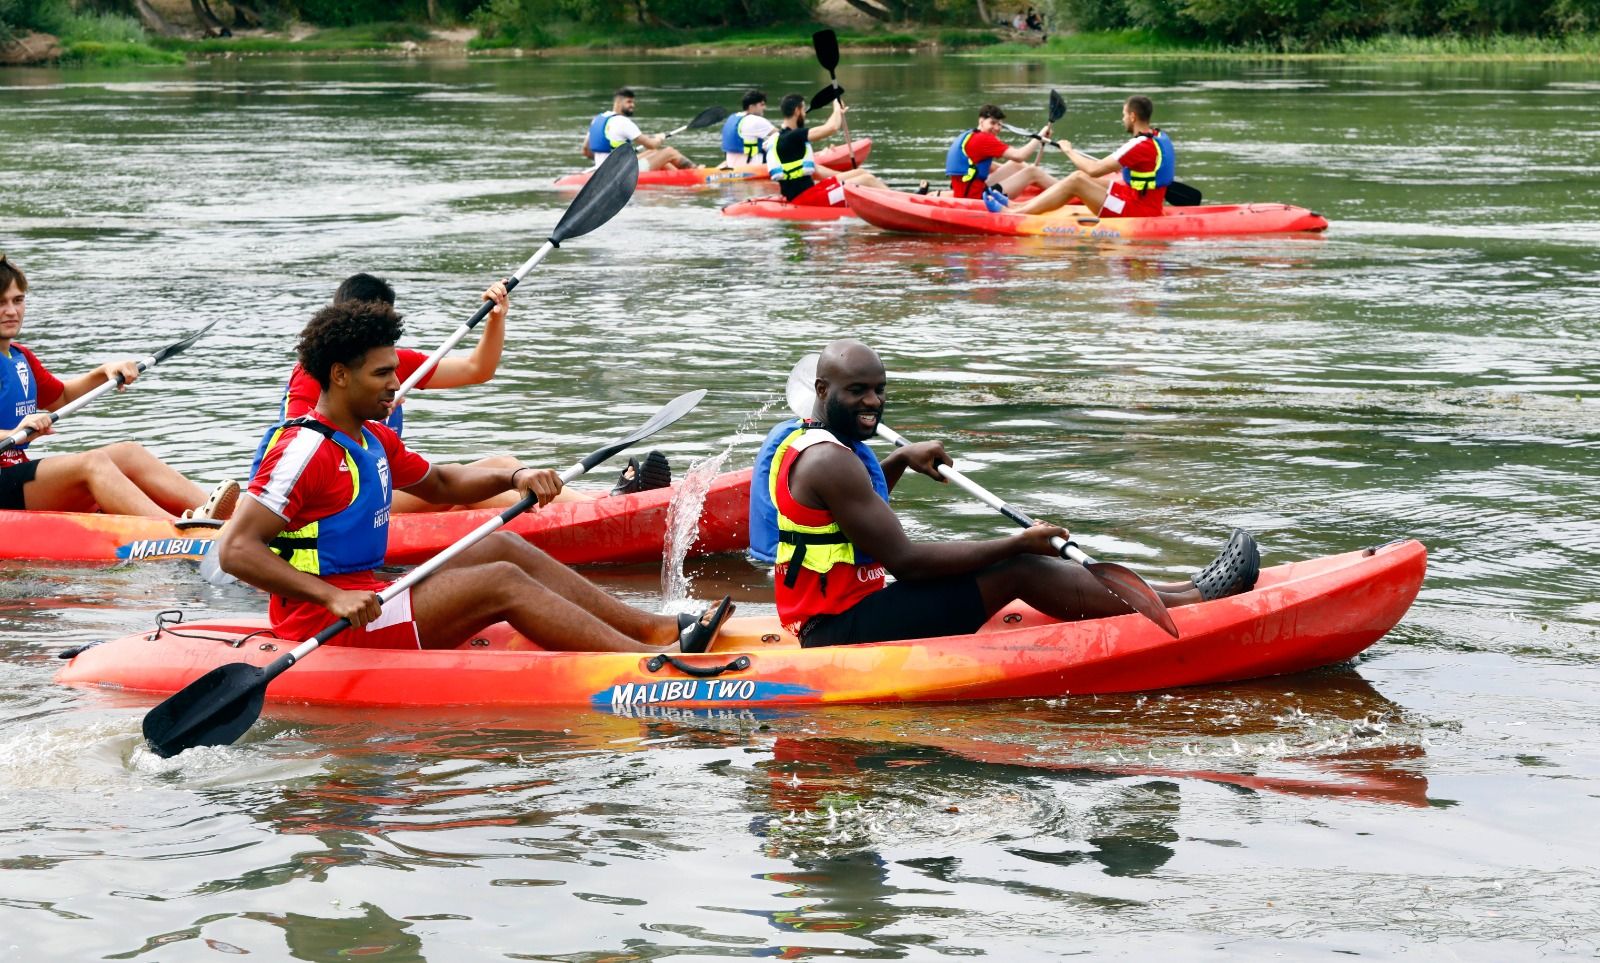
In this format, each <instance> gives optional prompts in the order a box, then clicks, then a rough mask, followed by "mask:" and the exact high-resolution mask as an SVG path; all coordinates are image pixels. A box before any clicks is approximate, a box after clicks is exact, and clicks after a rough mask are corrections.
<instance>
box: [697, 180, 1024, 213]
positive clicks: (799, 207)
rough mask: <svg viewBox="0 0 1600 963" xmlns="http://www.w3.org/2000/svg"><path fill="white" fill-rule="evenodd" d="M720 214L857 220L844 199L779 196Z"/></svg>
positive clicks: (756, 199) (738, 204)
mask: <svg viewBox="0 0 1600 963" xmlns="http://www.w3.org/2000/svg"><path fill="white" fill-rule="evenodd" d="M907 196H908V197H927V196H929V195H924V194H908V195H907ZM1037 196H1039V188H1037V187H1035V186H1033V185H1032V184H1030V185H1028V187H1027V188H1026V189H1024V190H1023V192H1022V193H1021V194H1019V195H1017V200H1027V199H1028V198H1030V197H1037ZM722 213H724V214H726V215H728V216H729V217H764V218H768V219H771V220H782V221H837V220H840V219H841V218H846V217H859V216H860V215H858V214H856V212H855V211H854V210H852V209H851V207H850V203H849V199H848V197H847V198H846V200H845V203H843V204H838V205H833V206H827V207H824V206H822V205H816V204H795V203H793V202H792V201H786V200H784V199H783V198H781V197H752V198H749V199H747V200H743V201H735V202H734V203H732V204H726V205H724V206H723V208H722Z"/></svg>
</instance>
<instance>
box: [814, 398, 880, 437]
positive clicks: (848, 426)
mask: <svg viewBox="0 0 1600 963" xmlns="http://www.w3.org/2000/svg"><path fill="white" fill-rule="evenodd" d="M822 414H823V423H824V424H826V425H827V426H828V430H829V431H831V432H833V433H834V434H835V435H838V436H840V437H842V438H852V439H855V440H857V441H865V440H867V439H868V438H871V437H872V436H873V434H875V432H874V431H863V429H862V427H861V425H860V424H859V423H857V422H856V409H855V408H854V407H852V406H850V405H847V404H845V403H844V402H842V401H834V400H833V399H831V398H830V399H828V400H827V401H825V402H823V406H822ZM877 414H878V420H879V421H882V420H883V412H882V410H881V409H880V410H879V411H878V413H877Z"/></svg>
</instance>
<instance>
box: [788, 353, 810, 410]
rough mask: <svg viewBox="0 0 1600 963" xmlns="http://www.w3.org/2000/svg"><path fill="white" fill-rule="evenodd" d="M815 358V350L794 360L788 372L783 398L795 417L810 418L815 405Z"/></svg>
mask: <svg viewBox="0 0 1600 963" xmlns="http://www.w3.org/2000/svg"><path fill="white" fill-rule="evenodd" d="M817 358H818V355H817V353H816V352H815V351H813V352H812V353H811V354H808V355H806V356H805V357H803V358H801V359H800V360H799V361H797V362H795V366H794V369H793V370H791V371H790V372H789V384H788V385H786V386H785V387H784V398H785V400H787V401H788V402H789V411H791V412H792V413H793V414H794V416H795V417H796V418H802V419H804V418H810V417H811V416H812V415H813V414H814V413H815V409H816V406H817Z"/></svg>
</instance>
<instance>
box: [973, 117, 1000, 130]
mask: <svg viewBox="0 0 1600 963" xmlns="http://www.w3.org/2000/svg"><path fill="white" fill-rule="evenodd" d="M978 129H979V130H981V131H983V132H984V133H985V134H998V133H1000V130H1001V126H1000V118H998V117H979V118H978Z"/></svg>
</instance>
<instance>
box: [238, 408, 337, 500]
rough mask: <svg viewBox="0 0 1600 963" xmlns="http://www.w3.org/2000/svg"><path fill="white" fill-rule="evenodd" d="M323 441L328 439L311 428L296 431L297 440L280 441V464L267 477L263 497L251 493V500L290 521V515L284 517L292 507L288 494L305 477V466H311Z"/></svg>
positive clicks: (294, 438) (295, 438)
mask: <svg viewBox="0 0 1600 963" xmlns="http://www.w3.org/2000/svg"><path fill="white" fill-rule="evenodd" d="M324 441H327V439H326V438H324V437H323V436H322V435H321V434H319V433H318V432H315V431H312V430H311V429H310V428H296V429H294V437H292V438H290V439H289V442H288V444H283V443H282V442H281V441H280V442H279V447H281V448H282V449H283V453H282V454H281V455H279V456H278V462H277V464H275V465H273V466H272V474H271V475H269V476H267V484H266V485H265V486H264V487H263V488H262V491H261V494H259V495H254V494H252V497H253V498H255V500H256V501H258V502H260V503H261V506H262V507H263V508H266V509H267V510H268V511H270V512H272V514H274V515H276V516H278V517H279V518H281V519H283V520H284V521H288V520H289V516H288V515H285V514H284V510H285V508H286V507H287V506H288V504H289V493H290V492H292V491H294V486H295V485H297V484H299V482H300V476H301V475H303V474H305V470H306V466H307V465H309V464H311V458H312V456H313V455H315V454H316V453H317V449H318V448H321V447H322V443H323V442H324Z"/></svg>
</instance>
